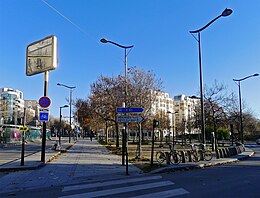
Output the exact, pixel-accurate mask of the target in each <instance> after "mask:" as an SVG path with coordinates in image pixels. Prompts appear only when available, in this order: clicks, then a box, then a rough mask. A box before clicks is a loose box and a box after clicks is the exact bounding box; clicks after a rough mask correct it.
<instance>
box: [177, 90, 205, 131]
mask: <svg viewBox="0 0 260 198" xmlns="http://www.w3.org/2000/svg"><path fill="white" fill-rule="evenodd" d="M199 101H200V100H199V99H197V98H194V97H189V96H185V95H183V94H180V95H177V96H174V102H173V103H174V112H175V113H174V118H175V123H176V125H179V126H180V125H183V128H184V129H185V133H196V132H197V131H198V129H194V127H192V126H191V125H192V123H193V122H194V118H195V108H196V106H198V105H199ZM189 130H190V131H189Z"/></svg>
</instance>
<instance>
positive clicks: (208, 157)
mask: <svg viewBox="0 0 260 198" xmlns="http://www.w3.org/2000/svg"><path fill="white" fill-rule="evenodd" d="M201 152H202V156H203V159H204V160H206V161H210V160H211V159H212V158H213V154H212V152H211V151H210V150H209V149H206V145H205V144H204V145H203V148H202V150H201Z"/></svg>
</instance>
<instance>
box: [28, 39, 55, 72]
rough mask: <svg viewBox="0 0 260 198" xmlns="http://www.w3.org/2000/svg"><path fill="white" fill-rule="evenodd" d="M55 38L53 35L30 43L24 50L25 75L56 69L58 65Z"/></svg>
mask: <svg viewBox="0 0 260 198" xmlns="http://www.w3.org/2000/svg"><path fill="white" fill-rule="evenodd" d="M57 48H58V47H57V38H56V37H55V36H53V35H51V36H48V37H46V38H44V39H42V40H39V41H36V42H34V43H31V44H30V45H28V46H27V49H26V75H27V76H31V75H34V74H38V73H42V72H46V71H49V70H53V69H56V67H57V64H58V58H57V56H58V50H57Z"/></svg>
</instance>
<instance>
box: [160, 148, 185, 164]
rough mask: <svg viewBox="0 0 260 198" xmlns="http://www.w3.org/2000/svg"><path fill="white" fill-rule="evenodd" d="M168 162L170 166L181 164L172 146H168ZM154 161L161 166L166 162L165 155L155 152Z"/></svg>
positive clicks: (178, 155) (164, 153)
mask: <svg viewBox="0 0 260 198" xmlns="http://www.w3.org/2000/svg"><path fill="white" fill-rule="evenodd" d="M168 155H169V161H170V163H171V164H179V163H180V162H181V155H180V154H179V152H177V151H176V150H174V149H173V148H172V144H169V152H168ZM156 160H157V161H158V163H159V164H162V163H163V162H164V161H166V160H167V154H166V152H164V151H157V152H156Z"/></svg>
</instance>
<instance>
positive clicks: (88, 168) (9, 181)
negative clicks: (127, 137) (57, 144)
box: [0, 139, 142, 193]
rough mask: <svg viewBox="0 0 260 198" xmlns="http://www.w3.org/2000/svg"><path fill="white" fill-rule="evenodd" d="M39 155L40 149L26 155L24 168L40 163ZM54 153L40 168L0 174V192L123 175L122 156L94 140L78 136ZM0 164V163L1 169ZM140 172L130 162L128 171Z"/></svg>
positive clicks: (120, 176)
mask: <svg viewBox="0 0 260 198" xmlns="http://www.w3.org/2000/svg"><path fill="white" fill-rule="evenodd" d="M68 146H70V145H68ZM39 155H40V153H36V154H34V155H31V156H29V157H28V158H26V159H25V164H28V165H27V166H25V167H23V168H24V169H27V168H28V167H29V166H30V165H31V166H32V167H33V166H34V167H36V166H37V167H38V166H40V165H41V164H42V163H41V162H40V161H39V159H40V158H39ZM55 155H56V156H57V155H59V154H58V153H56V154H55ZM53 156H54V155H53V153H51V152H47V153H46V159H48V158H49V157H51V158H54V159H53V160H51V161H50V162H49V163H47V164H46V166H44V167H42V168H38V169H36V170H25V171H18V172H14V173H9V174H7V175H5V176H3V177H0V181H1V182H0V183H1V184H0V193H4V192H14V191H20V190H23V189H31V188H36V187H39V186H41V187H51V186H59V185H68V184H73V183H79V182H91V181H101V180H108V179H112V178H113V179H116V178H122V177H125V176H126V171H125V169H126V167H125V166H122V165H121V163H122V162H121V157H120V156H117V155H114V154H111V152H110V151H108V150H107V149H106V148H105V147H103V146H102V145H100V144H99V143H98V142H97V141H96V140H93V141H90V140H89V139H87V140H86V139H85V140H82V139H81V140H78V141H77V142H76V143H75V144H74V145H73V146H72V147H71V148H70V149H69V150H68V151H67V152H65V153H62V154H61V155H60V156H59V157H53ZM5 167H6V168H7V167H9V168H14V167H16V168H18V167H19V165H18V164H15V163H14V162H13V163H10V164H7V165H5ZM3 168H4V167H2V166H0V169H3ZM140 173H142V171H141V170H140V169H138V168H137V167H135V166H134V165H132V164H129V175H131V176H136V175H139V174H140Z"/></svg>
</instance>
